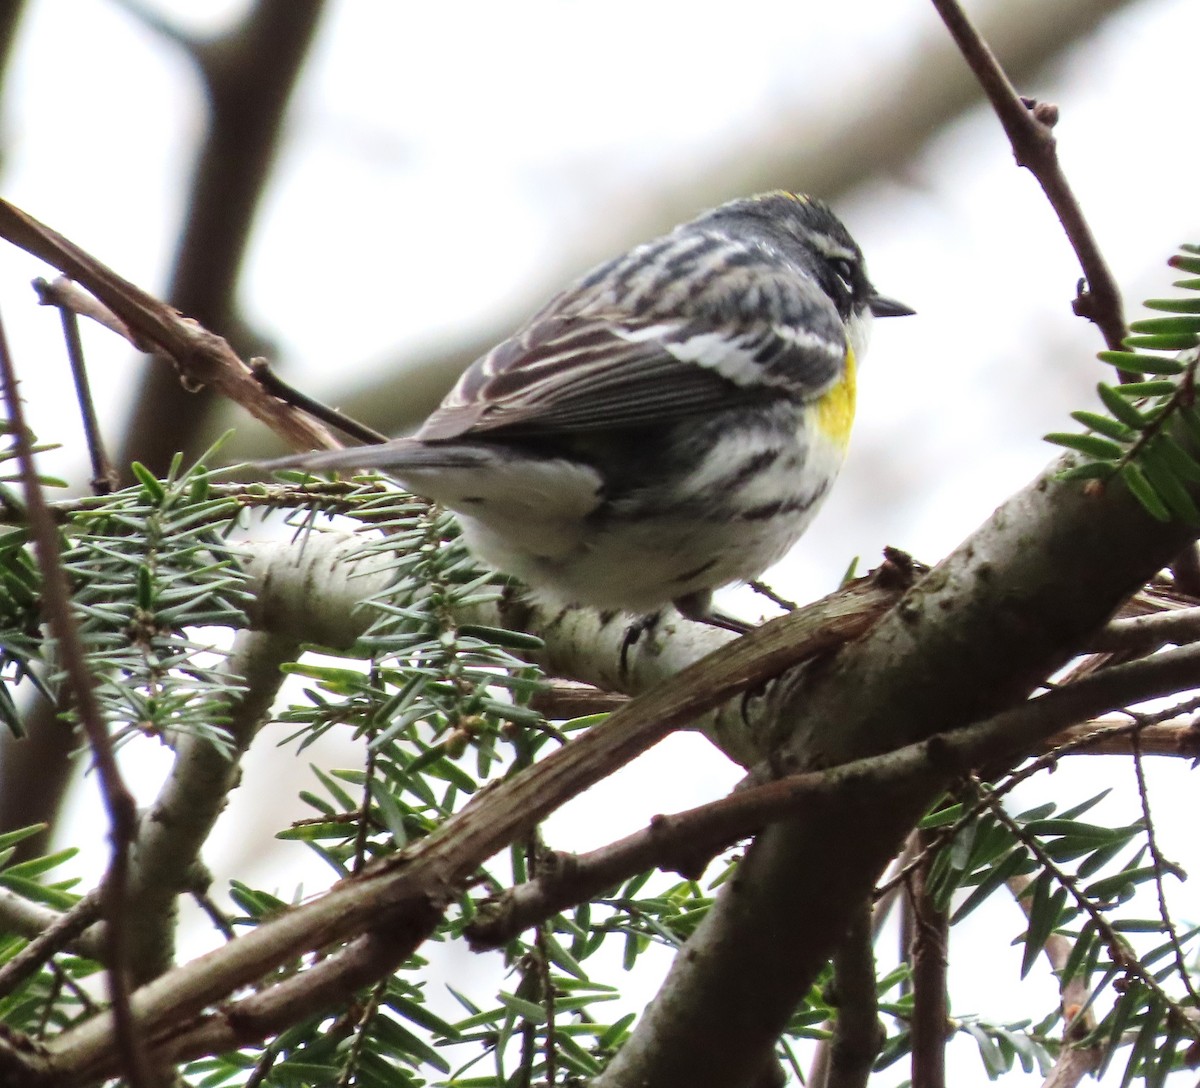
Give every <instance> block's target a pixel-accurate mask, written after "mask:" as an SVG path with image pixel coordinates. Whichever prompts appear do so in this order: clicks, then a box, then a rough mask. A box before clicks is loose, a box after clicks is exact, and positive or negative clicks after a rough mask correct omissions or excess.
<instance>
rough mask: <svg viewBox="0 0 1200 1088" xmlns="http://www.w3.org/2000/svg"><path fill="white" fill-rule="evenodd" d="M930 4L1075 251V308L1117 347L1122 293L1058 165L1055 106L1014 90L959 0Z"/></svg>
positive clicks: (1122, 329) (1120, 333)
mask: <svg viewBox="0 0 1200 1088" xmlns="http://www.w3.org/2000/svg"><path fill="white" fill-rule="evenodd" d="M932 3H933V6H934V7H935V8H936V9H937V12H938V14H939V15H940V16H941V17H942V21H943V22H944V23H945V24H946V28H947V29H948V30H949V31H950V34H951V36H952V37H953V38H954V41H955V42H956V43H957V45H958V47H959V49H960V50H961V51H962V54H963V57H964V58H966V61H967V63H968V64H969V65H970V66H971V70H972V71H973V72H974V73H975V78H976V79H978V80H979V85H980V86H981V87H982V88H983V92H984V94H986V95H987V97H988V100H989V101H990V102H991V103H992V108H993V109H994V110H995V111H996V116H997V117H998V118H999V119H1000V124H1001V125H1002V126H1003V127H1004V132H1005V134H1006V135H1007V136H1008V140H1009V143H1011V144H1012V149H1013V156H1014V157H1015V158H1016V160H1017V165H1018V166H1024V167H1025V168H1026V169H1028V170H1029V172H1030V173H1031V174H1033V176H1034V177H1035V178H1037V181H1038V184H1039V185H1041V187H1042V191H1043V192H1045V194H1046V198H1047V199H1048V200H1049V201H1050V205H1051V207H1053V208H1054V212H1055V214H1056V215H1057V216H1058V220H1059V222H1060V223H1061V224H1062V226H1063V230H1064V231H1066V234H1067V238H1068V240H1069V241H1070V243H1071V247H1072V248H1073V249H1074V250H1075V255H1076V257H1077V258H1078V259H1079V266H1080V268H1081V269H1082V270H1083V275H1084V278H1085V280H1086V286H1085V287H1082V288H1081V289H1080V292H1079V295H1078V297H1077V298H1076V300H1075V303H1074V309H1075V312H1076V313H1077V314H1078V315H1079V316H1080V317H1086V318H1087V319H1088V320H1089V321H1091V322H1093V323H1094V324H1095V325H1096V327H1097V328H1099V330H1100V332H1101V334H1102V335H1103V336H1104V342H1105V344H1106V345H1107V346H1108V347H1109V348H1110V349H1111V350H1113V351H1116V350H1118V349H1119V348H1120V347H1121V341H1122V340H1123V339H1124V338H1125V316H1124V314H1123V312H1122V307H1121V293H1120V291H1119V290H1118V288H1117V281H1116V279H1115V277H1114V276H1113V274H1112V272H1111V271H1110V269H1109V267H1108V263H1107V262H1106V261H1105V260H1104V257H1103V255H1102V254H1101V252H1100V246H1099V244H1098V243H1097V241H1096V238H1095V235H1093V234H1092V229H1091V227H1090V226H1089V225H1088V222H1087V220H1086V219H1085V218H1084V215H1083V209H1082V208H1080V206H1079V201H1078V200H1077V199H1076V197H1075V194H1074V192H1073V191H1072V189H1071V185H1070V183H1069V182H1068V181H1067V177H1066V175H1065V174H1064V173H1063V171H1062V167H1061V166H1060V164H1059V161H1058V152H1057V149H1056V141H1055V138H1054V132H1053V128H1054V124H1055V122H1056V121H1057V120H1058V109H1057V107H1055V106H1051V105H1048V104H1046V103H1037V102H1033V101H1032V100H1029V99H1023V98H1021V97H1020V96H1019V95H1018V94H1017V92H1016V90H1015V89H1014V88H1013V86H1012V84H1011V83H1010V82H1009V81H1008V76H1006V75H1005V74H1004V70H1003V69H1002V68H1001V67H1000V64H999V62H998V61H997V60H996V58H995V56H994V55H993V53H992V51H991V49H989V48H988V45H987V43H986V42H985V41H984V40H983V38H982V37H981V36H980V35H979V32H978V31H977V30H976V29H975V27H974V26H973V25H972V24H971V21H970V20H969V19H968V18H967V16H966V14H965V12H964V11H963V10H962V8H961V6H960V5H959V3H958V0H932Z"/></svg>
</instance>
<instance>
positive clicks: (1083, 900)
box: [972, 776, 1200, 1041]
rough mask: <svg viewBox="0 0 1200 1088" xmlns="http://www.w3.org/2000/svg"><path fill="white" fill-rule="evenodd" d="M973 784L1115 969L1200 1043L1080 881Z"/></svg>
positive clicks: (1196, 1029)
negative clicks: (1089, 928) (1092, 930)
mask: <svg viewBox="0 0 1200 1088" xmlns="http://www.w3.org/2000/svg"><path fill="white" fill-rule="evenodd" d="M972 784H973V785H974V786H975V787H976V788H977V789H978V790H979V791H980V795H981V796H982V797H983V798H984V799H986V800H989V801H990V803H989V805H988V810H989V811H990V812H991V814H992V815H993V816H994V817H995V818H996V820H997V822H998V823H1000V824H1003V825H1004V827H1005V829H1006V830H1007V831H1008V833H1009V834H1010V835H1012V836H1013V838H1014V839H1016V840H1017V841H1018V842H1019V843H1021V844H1022V845H1023V846H1024V847H1025V849H1026V850H1028V851H1029V852H1030V853H1031V854H1032V855H1033V857H1034V859H1035V860H1036V861H1037V863H1038V866H1039V867H1040V868H1041V869H1042V870H1043V871H1044V872H1047V873H1049V874H1050V876H1051V877H1052V878H1053V879H1054V881H1055V883H1056V884H1058V886H1059V887H1060V888H1064V889H1065V890H1066V892H1067V895H1068V896H1070V897H1071V899H1072V900H1073V901H1074V903H1075V905H1076V907H1078V908H1079V910H1080V911H1082V912H1083V913H1084V914H1086V915H1087V917H1088V918H1089V919H1090V921H1091V923H1092V925H1094V926H1095V927H1096V933H1097V935H1098V936H1099V938H1100V940H1102V941H1103V942H1104V946H1105V948H1106V949H1107V950H1108V955H1109V958H1110V959H1111V960H1112V963H1113V966H1114V967H1115V968H1116V969H1117V970H1118V971H1120V972H1121V974H1122V975H1123V976H1124V977H1125V978H1126V979H1136V980H1137V982H1139V983H1140V984H1141V985H1142V986H1144V987H1145V988H1146V989H1147V990H1149V991H1150V992H1151V993H1152V994H1154V996H1155V997H1157V998H1158V1000H1159V1001H1161V1002H1162V1003H1163V1005H1164V1006H1165V1007H1166V1008H1167V1009H1168V1010H1169V1011H1170V1015H1171V1016H1172V1018H1173V1019H1174V1020H1175V1022H1176V1023H1177V1024H1178V1025H1179V1027H1180V1029H1181V1030H1182V1031H1185V1032H1186V1033H1187V1034H1188V1035H1189V1036H1191V1037H1192V1039H1194V1040H1197V1041H1200V1024H1197V1023H1196V1022H1195V1021H1193V1020H1192V1018H1191V1017H1190V1016H1188V1014H1187V1010H1186V1009H1185V1008H1184V1007H1183V1006H1182V1005H1180V1003H1179V1002H1178V1001H1176V1000H1175V999H1174V998H1173V997H1171V995H1170V994H1168V993H1167V991H1166V990H1164V989H1163V988H1162V986H1161V984H1160V983H1159V982H1158V980H1157V979H1156V978H1155V977H1154V972H1152V971H1150V970H1148V969H1147V968H1146V966H1145V965H1144V964H1143V963H1142V962H1141V960H1139V959H1138V957H1137V955H1136V954H1135V953H1134V951H1133V949H1132V948H1130V946H1129V944H1128V943H1127V942H1126V941H1125V940H1124V938H1123V937H1121V935H1120V934H1119V933H1118V932H1117V931H1116V930H1115V929H1114V928H1113V926H1112V923H1111V922H1110V921H1109V920H1108V918H1107V917H1106V916H1105V914H1104V912H1103V911H1102V910H1101V909H1100V908H1099V907H1097V906H1096V904H1095V903H1093V902H1092V901H1091V899H1089V898H1088V897H1087V896H1086V895H1085V894H1084V893H1083V892H1082V891H1081V890H1080V888H1079V882H1078V881H1077V880H1075V878H1074V877H1072V876H1071V875H1070V874H1069V873H1067V872H1066V871H1065V870H1064V869H1063V868H1061V867H1060V866H1059V864H1058V863H1057V862H1056V861H1055V860H1054V859H1053V858H1052V857H1051V856H1050V854H1049V852H1048V851H1047V850H1046V848H1045V847H1044V846H1043V845H1042V844H1041V842H1040V841H1039V840H1038V839H1037V837H1036V836H1035V835H1031V834H1030V833H1029V832H1028V831H1026V830H1025V828H1023V827H1022V826H1021V825H1020V824H1019V823H1018V822H1017V821H1016V820H1015V819H1013V817H1011V816H1010V815H1009V814H1008V813H1007V812H1006V811H1005V809H1004V806H1003V805H1002V804H1000V802H999V800H998V799H997V798H995V796H994V795H993V794H992V793H991V791H990V790H989V789H988V787H987V785H986V784H985V783H984V782H982V781H981V780H980V779H978V778H975V777H974V776H972Z"/></svg>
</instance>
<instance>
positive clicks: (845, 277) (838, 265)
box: [829, 257, 854, 295]
mask: <svg viewBox="0 0 1200 1088" xmlns="http://www.w3.org/2000/svg"><path fill="white" fill-rule="evenodd" d="M829 267H830V268H832V269H833V274H834V275H835V276H837V278H838V279H839V280H841V281H842V286H843V287H844V288H845V289H846V293H847V294H848V295H853V294H854V265H853V264H852V263H851V262H850V261H848V260H846V259H845V258H844V257H835V258H833V259H832V260H831V261H830V262H829Z"/></svg>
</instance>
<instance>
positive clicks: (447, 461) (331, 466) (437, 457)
mask: <svg viewBox="0 0 1200 1088" xmlns="http://www.w3.org/2000/svg"><path fill="white" fill-rule="evenodd" d="M492 460H494V455H493V454H491V453H490V452H489V451H488V450H486V449H483V448H481V447H476V446H467V445H459V444H455V445H449V444H447V445H438V444H433V443H427V442H419V441H417V440H416V439H412V438H397V439H393V440H392V441H391V442H382V443H380V444H379V445H377V446H352V447H350V448H349V449H342V450H318V451H316V452H315V453H293V454H290V455H289V456H287V457H278V458H276V459H275V460H273V461H260V462H258V467H259V468H261V469H263V470H264V471H266V472H274V471H275V470H276V469H284V468H298V469H303V470H304V471H306V472H328V471H331V470H335V469H356V468H358V469H381V470H383V471H384V472H394V471H398V470H399V471H403V470H404V469H432V468H438V469H456V468H462V469H470V468H481V467H483V466H484V465H487V464H489V463H490V462H491V461H492Z"/></svg>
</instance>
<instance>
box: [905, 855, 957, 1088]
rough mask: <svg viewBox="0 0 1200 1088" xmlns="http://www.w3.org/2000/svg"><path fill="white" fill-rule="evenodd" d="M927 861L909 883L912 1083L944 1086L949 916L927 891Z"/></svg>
mask: <svg viewBox="0 0 1200 1088" xmlns="http://www.w3.org/2000/svg"><path fill="white" fill-rule="evenodd" d="M919 840H920V841H921V844H922V846H927V845H928V841H929V833H928V832H923V833H921V834H920V835H919ZM932 864H933V858H932V856H930V855H928V854H926V855H925V857H924V859H923V860H922V861H921V863H920V864H919V865H918V866H917V867H916V870H915V871H914V873H913V876H912V879H911V883H910V896H909V909H910V911H911V918H912V946H911V947H910V948H909V949H908V950H907V951H908V955H909V956H910V958H911V961H912V994H913V1011H912V1082H913V1084H919V1085H921V1086H922V1088H945V1084H946V1041H947V1039H948V1037H949V1024H950V1008H949V1003H948V1000H947V996H946V968H947V965H948V962H949V961H948V958H947V953H948V950H949V943H950V918H949V915H948V914H947V913H946V911H945V910H942V909H940V908H938V906H937V905H936V904H935V903H934V901H933V897H932V896H931V895H930V894H929V889H928V879H929V873H930V869H931V867H932Z"/></svg>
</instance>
